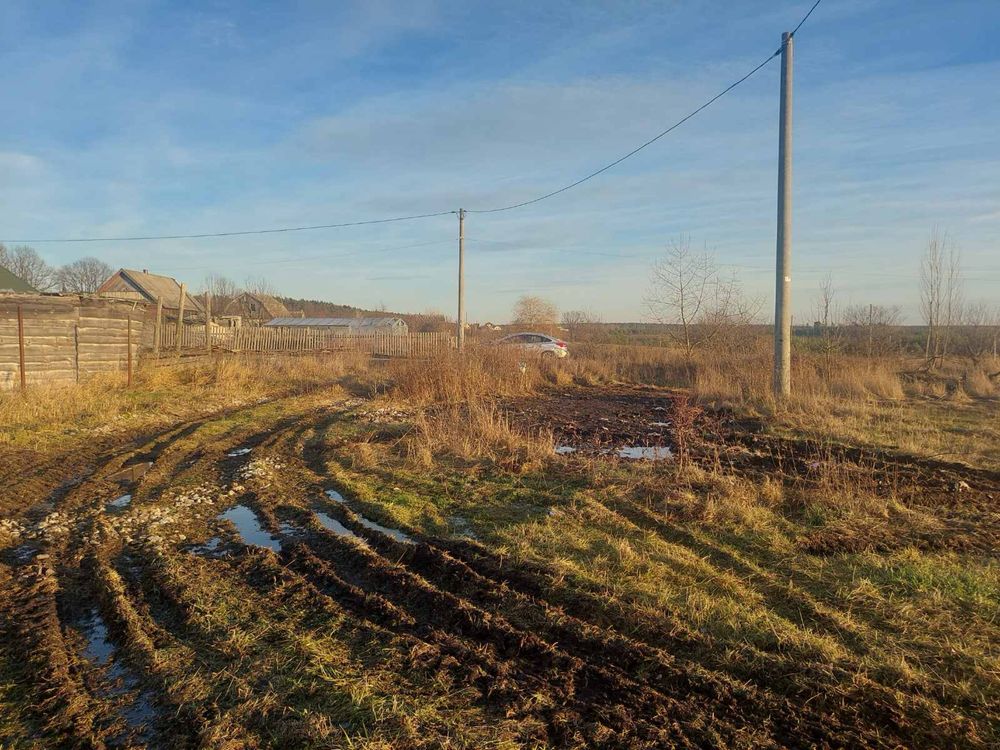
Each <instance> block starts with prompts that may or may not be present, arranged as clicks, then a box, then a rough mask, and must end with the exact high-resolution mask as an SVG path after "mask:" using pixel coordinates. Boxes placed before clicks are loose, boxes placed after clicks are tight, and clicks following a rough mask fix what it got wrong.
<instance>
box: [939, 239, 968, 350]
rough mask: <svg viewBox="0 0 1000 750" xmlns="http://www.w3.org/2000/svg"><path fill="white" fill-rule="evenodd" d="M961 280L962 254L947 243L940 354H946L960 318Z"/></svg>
mask: <svg viewBox="0 0 1000 750" xmlns="http://www.w3.org/2000/svg"><path fill="white" fill-rule="evenodd" d="M962 287H963V280H962V254H961V251H960V250H959V249H958V248H957V247H955V245H954V244H952V243H949V244H948V256H947V262H946V264H945V276H944V336H943V337H942V341H941V356H942V357H944V356H947V354H948V350H949V344H950V343H951V337H952V331H953V330H954V328H955V326H957V325H958V324H959V323H960V322H961V319H962V305H963V304H964V299H965V295H964V293H963V288H962Z"/></svg>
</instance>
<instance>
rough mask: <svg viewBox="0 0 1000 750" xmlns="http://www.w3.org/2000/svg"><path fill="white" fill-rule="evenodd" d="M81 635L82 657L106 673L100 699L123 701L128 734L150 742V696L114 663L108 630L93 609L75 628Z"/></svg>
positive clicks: (153, 711)
mask: <svg viewBox="0 0 1000 750" xmlns="http://www.w3.org/2000/svg"><path fill="white" fill-rule="evenodd" d="M75 627H76V628H77V629H78V630H79V632H80V633H81V634H82V635H83V637H84V640H85V645H84V647H83V655H84V657H86V659H87V660H88V661H90V662H92V663H93V664H96V665H97V666H99V667H105V666H107V665H108V664H109V663H110V667H109V668H108V670H107V673H106V676H107V684H106V685H104V686H103V687H102V688H101V689H100V690H98V695H99V696H100V697H102V698H106V699H109V700H113V699H116V698H124V699H125V702H124V704H123V705H122V707H121V715H122V717H123V718H124V719H125V723H126V725H127V726H128V729H129V730H130V732H129V733H130V734H132V735H133V736H134V737H136V738H137V739H139V740H140V741H142V742H148V741H149V740H150V739H151V732H152V726H151V723H152V721H153V720H154V719H155V718H156V709H155V708H154V707H153V694H152V693H151V692H150V691H149V690H147V689H145V688H143V687H142V683H141V682H140V681H139V679H138V677H136V676H135V674H133V673H132V671H131V670H130V669H128V667H126V666H125V665H124V664H123V663H121V662H120V661H117V660H116V661H113V662H112V657H113V656H114V653H115V646H114V644H113V643H112V642H111V639H110V638H109V637H108V627H107V625H105V624H104V619H103V618H102V617H101V615H100V613H99V612H98V611H97V610H96V609H92V610H90V611H89V612H88V613H87V614H86V615H85V616H84V617H83V619H81V620H80V622H79V623H78V624H77V625H76V626H75Z"/></svg>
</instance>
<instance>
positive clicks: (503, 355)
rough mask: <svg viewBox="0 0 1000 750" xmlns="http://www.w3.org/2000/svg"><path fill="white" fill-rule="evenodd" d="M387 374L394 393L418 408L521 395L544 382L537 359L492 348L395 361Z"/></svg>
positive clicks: (511, 351)
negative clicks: (488, 397)
mask: <svg viewBox="0 0 1000 750" xmlns="http://www.w3.org/2000/svg"><path fill="white" fill-rule="evenodd" d="M388 375H389V377H390V379H391V381H392V386H393V387H392V394H393V395H394V396H395V397H397V398H399V399H401V400H404V401H407V402H409V403H413V404H418V405H426V404H433V403H458V402H464V401H468V400H470V399H475V398H479V397H482V396H490V397H492V396H513V395H519V394H522V393H527V392H530V391H532V390H534V389H536V388H537V387H538V386H539V384H540V383H541V382H542V376H541V373H540V370H539V368H538V362H537V359H536V358H535V357H532V356H526V355H524V354H523V353H520V354H519V353H518V352H517V351H514V350H511V349H500V348H493V347H489V346H470V347H469V350H468V351H467V352H466V353H465V354H464V355H463V354H459V353H458V352H456V351H445V352H441V353H439V354H437V355H435V356H433V357H430V358H427V359H402V360H396V361H394V362H391V363H390V365H389V370H388Z"/></svg>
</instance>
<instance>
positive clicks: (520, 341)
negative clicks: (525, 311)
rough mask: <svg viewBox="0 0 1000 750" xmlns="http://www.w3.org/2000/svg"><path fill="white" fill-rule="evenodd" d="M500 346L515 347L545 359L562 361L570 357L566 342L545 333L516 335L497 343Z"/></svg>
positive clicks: (505, 337)
mask: <svg viewBox="0 0 1000 750" xmlns="http://www.w3.org/2000/svg"><path fill="white" fill-rule="evenodd" d="M497 344H498V345H500V346H515V347H517V348H518V349H524V350H525V351H528V352H531V353H532V354H537V355H538V356H540V357H543V358H549V357H556V358H558V359H562V358H563V357H568V356H569V349H567V348H566V342H565V341H562V340H561V339H557V338H554V337H552V336H546V335H545V334H544V333H515V334H512V335H510V336H504V337H503V338H502V339H500V340H499V341H498V342H497Z"/></svg>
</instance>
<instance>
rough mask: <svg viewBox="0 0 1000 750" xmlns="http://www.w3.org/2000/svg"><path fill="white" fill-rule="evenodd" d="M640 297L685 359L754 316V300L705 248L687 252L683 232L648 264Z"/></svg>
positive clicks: (688, 241) (750, 320)
mask: <svg viewBox="0 0 1000 750" xmlns="http://www.w3.org/2000/svg"><path fill="white" fill-rule="evenodd" d="M645 302H646V307H647V309H648V310H649V314H650V317H652V318H653V320H655V321H657V322H658V323H663V324H667V325H668V328H667V333H668V335H669V336H670V337H671V338H673V339H674V340H675V341H677V342H678V343H680V344H681V345H682V346H683V347H684V352H685V354H686V355H687V356H688V358H690V357H691V355H692V353H693V352H694V350H695V349H697V348H699V347H702V346H705V345H707V344H709V343H712V342H713V341H716V340H717V339H720V338H722V337H723V334H725V333H726V332H727V331H729V330H732V329H733V327H735V326H739V325H743V324H749V323H751V322H752V320H753V318H754V316H755V315H756V305H755V303H753V302H750V301H748V300H747V299H746V298H745V297H744V296H743V291H742V288H741V287H740V284H739V282H738V281H737V279H736V278H735V277H729V278H722V276H721V275H720V273H719V270H718V267H717V266H716V263H715V260H714V258H712V256H711V255H710V254H709V253H708V251H706V250H702V251H700V252H697V251H692V250H691V244H690V240H689V239H688V238H686V237H682V238H681V239H679V240H677V241H674V242H671V243H670V245H669V246H668V247H667V253H666V255H665V256H664V257H663V258H661V259H660V260H658V261H657V262H656V263H654V264H653V268H652V270H651V272H650V286H649V291H648V292H647V294H646V300H645Z"/></svg>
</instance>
